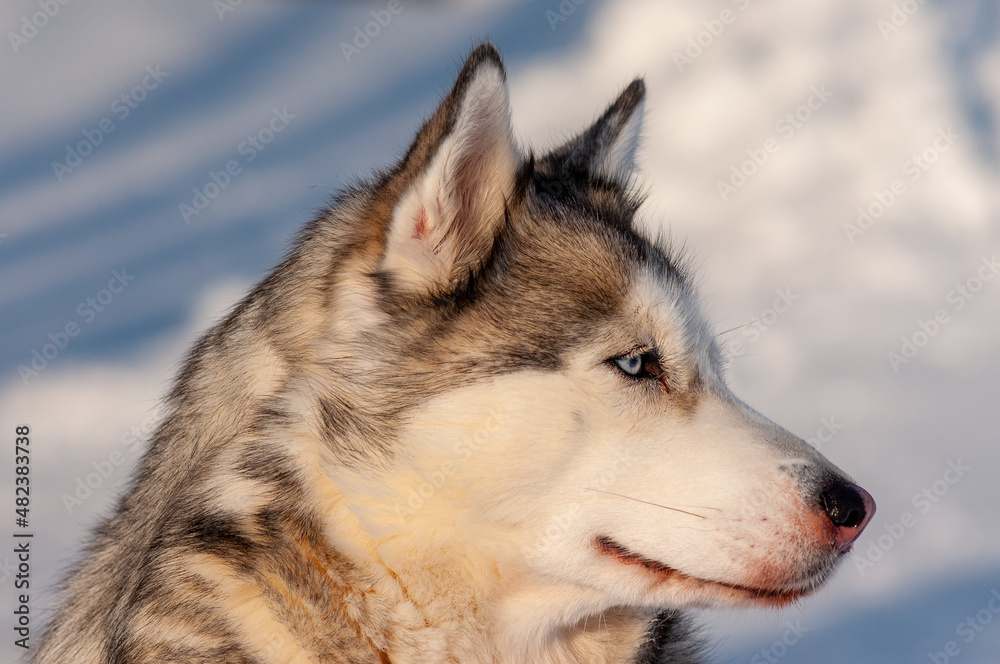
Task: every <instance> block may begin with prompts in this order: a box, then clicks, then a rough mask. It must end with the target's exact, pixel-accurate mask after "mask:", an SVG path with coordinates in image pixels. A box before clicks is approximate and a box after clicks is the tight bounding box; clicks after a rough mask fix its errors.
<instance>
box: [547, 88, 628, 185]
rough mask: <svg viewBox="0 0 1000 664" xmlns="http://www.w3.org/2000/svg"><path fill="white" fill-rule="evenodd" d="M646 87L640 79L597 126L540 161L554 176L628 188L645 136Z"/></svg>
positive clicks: (626, 90) (609, 108)
mask: <svg viewBox="0 0 1000 664" xmlns="http://www.w3.org/2000/svg"><path fill="white" fill-rule="evenodd" d="M645 99H646V84H645V83H644V82H643V80H642V79H641V78H637V79H635V80H634V81H632V82H631V83H630V84H629V85H628V87H626V88H625V90H624V91H622V93H621V94H620V95H618V98H617V99H615V101H614V102H612V104H611V105H610V106H608V108H607V110H606V111H604V113H603V114H602V115H601V117H599V118H598V119H597V120H596V121H595V122H594V124H592V125H591V126H590V127H588V128H587V129H586V130H584V131H583V132H582V133H580V134H579V135H578V136H576V137H574V138H572V139H570V140H569V141H567V142H566V143H564V144H563V145H561V146H559V147H558V148H556V149H555V150H553V151H552V152H550V153H549V154H547V155H546V156H545V157H543V158H542V159H541V160H540V165H541V166H542V167H544V168H547V169H549V170H550V172H552V173H553V175H556V176H557V177H558V176H562V175H567V176H580V175H584V176H586V175H590V176H596V177H599V178H603V179H606V180H610V181H612V182H615V183H618V184H620V185H623V186H624V185H626V184H627V183H628V181H629V179H630V178H631V177H632V171H633V170H634V169H635V153H636V150H637V149H638V147H639V139H640V136H641V134H642V119H643V107H644V104H645Z"/></svg>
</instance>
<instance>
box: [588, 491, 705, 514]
mask: <svg viewBox="0 0 1000 664" xmlns="http://www.w3.org/2000/svg"><path fill="white" fill-rule="evenodd" d="M583 488H584V489H586V490H587V491H596V492H597V493H606V494H608V495H609V496H618V497H619V498H625V499H626V500H634V501H635V502H637V503H645V504H647V505H652V506H653V507H662V508H663V509H665V510H671V511H673V512H680V513H681V514H688V515H690V516H696V517H698V518H699V519H705V518H707V517H704V516H702V515H701V514H695V513H694V512H688V511H687V510H681V509H677V508H676V507H667V506H666V505H660V504H659V503H651V502H649V501H648V500H640V499H638V498H633V497H632V496H623V495H622V494H620V493H615V492H614V491H603V490H601V489H591V488H590V487H587V486H585V487H583ZM708 509H715V508H714V507H710V508H708Z"/></svg>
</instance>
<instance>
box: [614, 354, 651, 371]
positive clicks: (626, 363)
mask: <svg viewBox="0 0 1000 664" xmlns="http://www.w3.org/2000/svg"><path fill="white" fill-rule="evenodd" d="M615 364H617V365H618V368H619V369H621V370H622V371H624V372H625V373H627V374H628V375H629V376H638V375H639V374H641V373H642V370H643V369H644V368H645V367H646V356H645V355H629V356H627V357H619V358H618V359H616V360H615Z"/></svg>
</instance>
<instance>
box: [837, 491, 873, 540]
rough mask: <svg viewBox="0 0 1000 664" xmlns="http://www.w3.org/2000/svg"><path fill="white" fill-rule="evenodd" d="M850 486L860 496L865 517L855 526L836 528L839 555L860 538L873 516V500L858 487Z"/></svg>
mask: <svg viewBox="0 0 1000 664" xmlns="http://www.w3.org/2000/svg"><path fill="white" fill-rule="evenodd" d="M852 486H853V487H854V490H855V491H857V492H858V494H860V496H861V500H862V502H864V504H865V516H864V518H863V519H861V523H859V524H857V525H856V526H837V528H836V539H837V549H838V550H839V551H840V552H841V553H847V552H848V551H850V550H851V547H852V546H853V545H854V542H856V541H857V539H858V538H859V537H861V533H862V532H863V531H864V529H865V526H867V525H868V523H869V522H870V521H871V520H872V517H873V516H875V499H874V498H872V496H871V494H870V493H868V492H867V491H865V490H864V489H862V488H861V487H859V486H858V485H857V484H854V485H852Z"/></svg>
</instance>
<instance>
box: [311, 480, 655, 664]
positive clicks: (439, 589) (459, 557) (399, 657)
mask: <svg viewBox="0 0 1000 664" xmlns="http://www.w3.org/2000/svg"><path fill="white" fill-rule="evenodd" d="M314 480H315V481H314V487H313V489H314V491H316V492H317V498H318V499H320V500H322V501H323V503H322V504H326V505H328V506H330V507H329V509H328V510H327V512H326V515H325V523H324V527H325V529H326V537H327V539H328V542H329V544H330V546H331V548H334V549H336V550H337V551H338V553H339V554H340V555H342V556H344V557H346V558H348V559H349V560H350V562H351V565H352V566H353V567H355V568H356V569H357V570H358V573H359V574H360V575H361V576H363V577H365V578H366V579H368V583H367V584H366V585H367V586H368V588H370V589H371V591H372V592H369V593H364V594H360V595H357V596H356V597H354V598H352V600H351V601H353V602H355V603H357V602H362V603H363V606H354V607H351V608H350V609H349V610H348V611H345V614H347V615H359V616H365V615H368V616H391V620H390V621H389V622H388V623H387V622H384V621H379V622H378V623H372V622H366V621H365V620H363V619H362V620H358V621H357V625H356V627H357V629H358V631H359V633H360V634H361V635H362V636H363V638H365V639H366V640H367V641H368V642H369V643H370V644H371V645H372V648H373V649H374V650H375V652H376V655H377V656H378V657H379V658H387V659H388V661H390V662H392V663H393V664H428V663H432V662H442V663H444V662H463V664H480V663H481V664H529V663H530V664H576V663H580V662H588V663H595V664H602V663H606V664H612V663H614V664H626V663H628V664H632V663H633V662H635V661H636V657H637V653H638V652H639V650H640V648H641V646H642V644H643V642H644V641H645V640H646V639H647V633H648V629H649V624H650V622H651V620H652V619H653V613H651V612H648V611H639V610H630V609H623V608H620V607H610V608H609V607H607V606H604V605H602V604H601V600H600V598H599V597H598V596H597V595H596V594H595V595H594V596H593V597H588V596H587V595H588V591H587V590H586V589H580V588H574V589H566V588H561V587H558V586H555V585H548V584H546V583H545V582H544V581H543V580H541V579H539V578H537V576H532V575H531V574H530V573H529V572H528V571H527V570H526V569H525V568H524V567H523V566H519V565H518V563H517V562H516V560H515V559H507V561H506V562H505V558H504V556H503V555H497V551H496V550H491V549H490V548H489V545H488V544H483V543H482V542H480V543H472V542H471V541H470V540H469V539H468V538H467V537H463V538H462V539H453V538H449V537H448V535H447V533H442V532H441V530H442V529H441V528H432V529H430V530H428V529H426V528H425V527H424V525H422V524H419V523H417V522H416V521H419V520H420V519H421V515H420V514H416V515H411V516H410V519H411V521H410V522H408V523H404V524H402V525H399V527H398V529H395V530H394V529H386V528H384V526H383V525H382V524H384V523H385V517H384V515H383V516H382V517H380V518H374V519H373V518H370V516H371V510H381V511H383V512H385V511H388V510H390V509H391V507H390V506H388V505H382V506H378V507H376V506H374V505H373V504H372V503H373V501H372V499H371V498H369V497H367V496H372V495H378V494H377V492H376V493H369V492H367V491H363V492H354V491H352V492H350V493H351V495H359V493H360V495H365V496H366V498H365V501H366V503H365V504H363V505H361V504H358V503H356V502H353V503H352V501H351V499H349V498H347V497H346V494H347V492H345V491H344V490H343V489H342V488H341V487H340V486H338V484H337V483H335V482H334V481H333V480H331V479H330V478H329V476H328V475H326V474H325V473H322V474H320V473H317V474H316V475H314ZM376 528H378V529H379V531H377V532H373V531H374V530H375V529H376ZM421 532H423V533H424V534H423V535H421ZM428 532H432V533H435V534H434V535H430V536H429V535H427V534H426V533H428ZM484 547H485V548H484ZM497 547H498V548H502V543H498V544H497ZM498 561H499V562H498ZM591 592H593V591H591ZM376 661H377V660H376Z"/></svg>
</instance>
